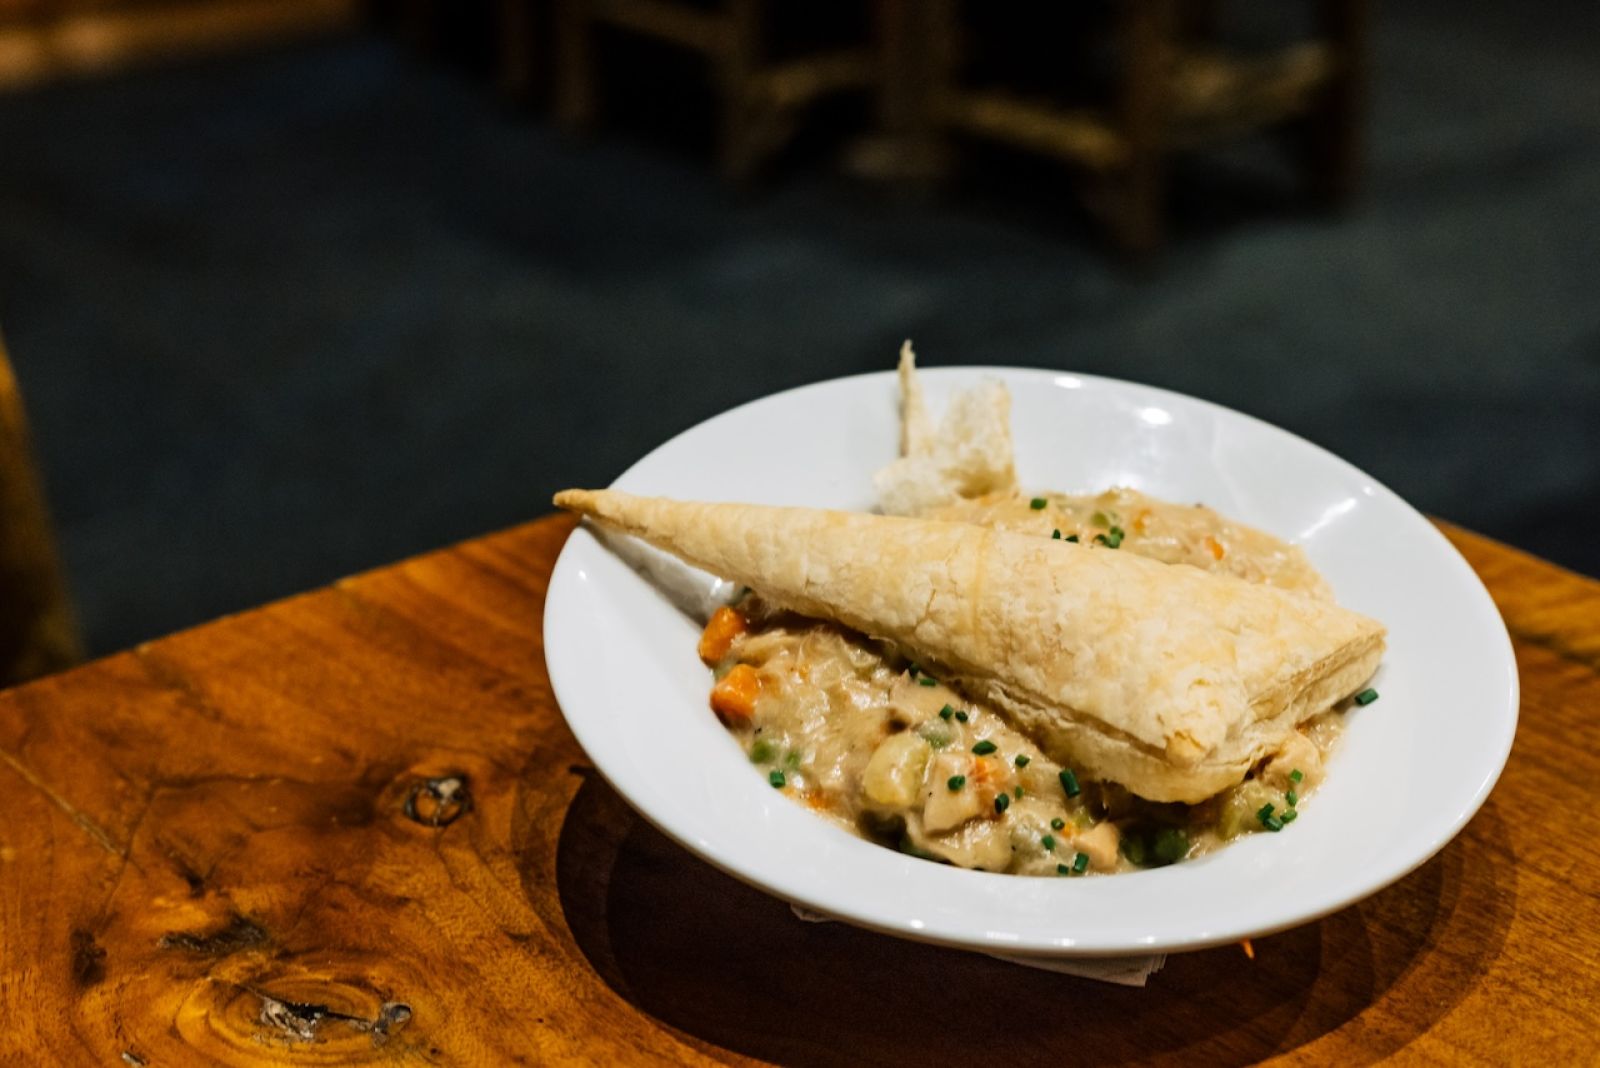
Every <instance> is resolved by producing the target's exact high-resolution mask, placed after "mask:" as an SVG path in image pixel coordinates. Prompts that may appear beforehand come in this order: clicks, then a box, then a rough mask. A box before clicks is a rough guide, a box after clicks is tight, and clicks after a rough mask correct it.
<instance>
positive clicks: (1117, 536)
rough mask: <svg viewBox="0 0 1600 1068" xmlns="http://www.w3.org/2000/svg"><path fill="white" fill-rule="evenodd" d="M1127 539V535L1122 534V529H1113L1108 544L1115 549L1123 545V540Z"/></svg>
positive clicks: (1107, 539)
mask: <svg viewBox="0 0 1600 1068" xmlns="http://www.w3.org/2000/svg"><path fill="white" fill-rule="evenodd" d="M1125 537H1127V535H1126V534H1124V533H1123V532H1122V528H1121V527H1112V528H1111V533H1110V535H1109V536H1108V537H1107V538H1106V544H1107V545H1109V546H1111V548H1113V549H1115V548H1116V547H1117V546H1119V545H1121V544H1122V539H1123V538H1125Z"/></svg>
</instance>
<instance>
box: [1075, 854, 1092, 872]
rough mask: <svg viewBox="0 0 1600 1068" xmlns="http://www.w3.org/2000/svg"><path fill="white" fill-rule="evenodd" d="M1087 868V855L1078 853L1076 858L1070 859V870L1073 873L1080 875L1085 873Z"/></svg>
mask: <svg viewBox="0 0 1600 1068" xmlns="http://www.w3.org/2000/svg"><path fill="white" fill-rule="evenodd" d="M1088 868H1089V854H1087V853H1079V854H1078V855H1077V856H1075V857H1073V858H1072V870H1073V871H1074V872H1076V873H1077V874H1079V875H1082V874H1083V873H1084V872H1085V871H1087V870H1088Z"/></svg>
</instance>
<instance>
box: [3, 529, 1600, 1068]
mask: <svg viewBox="0 0 1600 1068" xmlns="http://www.w3.org/2000/svg"><path fill="white" fill-rule="evenodd" d="M569 529H570V523H569V522H568V521H567V520H564V519H558V518H552V519H545V520H541V521H539V522H537V523H532V524H529V525H527V526H523V527H519V528H516V529H513V530H510V531H507V532H505V533H502V534H497V535H493V536H490V537H485V538H482V539H479V540H476V541H472V542H468V543H466V544H464V545H461V546H458V547H456V548H454V549H448V550H445V551H442V552H438V553H434V554H432V555H430V556H424V557H421V558H419V559H416V560H411V561H408V562H406V563H403V564H399V565H396V566H394V567H389V568H385V569H383V570H380V571H375V572H373V573H371V574H367V575H363V576H360V577H357V578H353V579H349V580H347V581H344V582H341V583H338V584H337V585H334V586H332V587H330V588H328V589H325V590H320V591H317V592H315V593H311V594H307V595H305V596H301V597H296V598H293V599H291V600H288V601H284V602H282V603H280V604H274V605H270V606H268V607H266V608H262V609H259V610H257V611H252V612H247V613H245V614H243V615H239V616H234V617H231V618H228V619H223V620H220V621H218V622H215V623H212V624H209V625H207V626H204V627H200V628H198V629H196V630H192V631H188V632H185V633H182V634H177V635H174V636H173V637H170V638H165V639H162V640H161V641H157V642H152V643H150V644H148V645H145V646H142V647H140V648H138V649H135V650H133V651H131V652H127V653H123V654H120V655H118V656H114V657H110V658H108V659H105V660H101V661H99V662H97V663H93V664H90V665H88V666H86V667H83V668H80V669H78V670H76V671H72V672H69V673H67V674H64V675H58V676H55V677H53V678H49V679H45V680H43V681H40V682H37V683H34V684H32V685H29V686H26V687H23V688H20V689H16V690H12V691H9V692H7V693H4V694H0V796H3V797H4V798H5V799H6V804H7V808H8V809H9V816H8V818H7V819H6V820H4V822H3V823H0V961H3V965H0V967H3V971H0V1063H4V1064H44V1063H67V1064H96V1065H121V1064H128V1065H134V1066H138V1065H150V1066H152V1068H154V1066H167V1065H179V1064H192V1063H197V1062H199V1061H200V1060H201V1059H202V1057H204V1058H211V1059H213V1060H214V1061H216V1062H219V1063H226V1064H262V1063H284V1064H313V1063H315V1064H329V1063H344V1062H346V1061H361V1062H375V1063H416V1064H434V1063H437V1064H456V1065H460V1064H465V1065H490V1064H495V1065H499V1064H549V1063H553V1062H563V1061H570V1062H583V1063H594V1064H622V1063H630V1064H631V1063H636V1062H650V1061H669V1062H685V1061H687V1062H699V1061H720V1062H740V1061H745V1060H748V1059H764V1060H771V1061H777V1062H782V1063H789V1064H841V1065H844V1064H849V1065H859V1064H878V1063H893V1062H917V1063H924V1064H927V1063H952V1064H1023V1063H1032V1062H1039V1063H1049V1064H1052V1065H1060V1064H1070V1063H1076V1062H1091V1061H1092V1062H1094V1063H1096V1064H1118V1063H1124V1062H1128V1061H1143V1062H1154V1063H1169V1064H1216V1063H1238V1062H1245V1061H1251V1060H1255V1059H1258V1058H1270V1057H1274V1056H1277V1057H1280V1058H1282V1060H1283V1061H1284V1062H1285V1063H1294V1064H1320V1063H1326V1064H1341V1065H1343V1064H1350V1063H1371V1062H1372V1061H1374V1060H1378V1059H1381V1058H1385V1057H1389V1056H1395V1057H1397V1058H1398V1059H1401V1060H1404V1061H1421V1062H1434V1063H1449V1064H1458V1063H1485V1064H1505V1063H1513V1062H1524V1063H1540V1064H1578V1063H1594V1061H1593V1057H1594V1045H1593V1037H1592V1034H1591V1033H1590V1032H1591V1031H1592V1028H1593V1025H1594V1024H1595V1022H1596V1020H1597V1013H1600V965H1597V963H1596V959H1597V957H1600V815H1597V811H1600V806H1597V804H1596V802H1597V800H1600V798H1597V796H1596V783H1597V782H1600V583H1595V582H1593V581H1591V580H1588V579H1584V578H1580V577H1579V576H1576V575H1573V574H1570V573H1568V572H1565V571H1562V570H1560V569H1558V568H1555V567H1553V566H1551V565H1549V564H1546V563H1543V562H1541V561H1539V560H1536V559H1533V558H1531V557H1528V556H1525V555H1523V554H1521V553H1519V552H1516V551H1514V550H1512V549H1508V548H1506V547H1504V546H1502V545H1498V544H1495V543H1492V542H1489V541H1486V540H1484V539H1482V538H1479V537H1476V536H1474V535H1471V534H1467V533H1463V532H1461V531H1457V530H1451V531H1449V533H1450V536H1451V537H1452V539H1454V540H1455V542H1456V544H1457V545H1458V546H1459V547H1460V548H1461V550H1462V552H1463V553H1465V554H1466V556H1467V558H1468V559H1469V560H1470V561H1471V562H1472V563H1473V565H1474V566H1475V567H1476V568H1477V569H1478V571H1479V573H1480V574H1481V575H1482V576H1483V577H1484V580H1485V582H1486V583H1487V584H1488V586H1489V588H1490V590H1491V591H1492V592H1493V593H1494V595H1495V598H1496V600H1497V601H1498V602H1499V604H1500V607H1501V611H1502V612H1503V613H1504V614H1505V616H1506V619H1507V620H1508V622H1509V624H1510V627H1511V631H1512V634H1513V635H1514V636H1515V638H1516V644H1517V659H1518V663H1519V664H1520V666H1521V670H1522V680H1523V705H1522V726H1521V730H1520V732H1519V736H1518V739H1517V744H1516V748H1515V750H1514V751H1513V753H1512V756H1511V762H1510V764H1509V766H1508V767H1507V768H1506V771H1505V775H1504V778H1503V779H1502V780H1501V782H1500V785H1499V787H1498V788H1497V789H1496V791H1495V793H1494V795H1493V796H1492V797H1491V798H1490V799H1489V802H1488V804H1487V805H1485V806H1484V808H1483V810H1482V812H1480V813H1479V814H1478V816H1477V818H1476V819H1474V820H1473V821H1472V823H1471V825H1470V826H1469V827H1468V828H1467V830H1466V832H1465V833H1463V834H1462V835H1461V836H1460V837H1459V838H1457V839H1456V840H1455V841H1454V842H1453V843H1452V844H1451V845H1450V846H1449V847H1448V848H1446V849H1445V850H1444V851H1443V852H1442V853H1441V854H1440V855H1439V856H1438V857H1436V858H1434V859H1433V860H1432V861H1431V862H1429V863H1428V864H1427V865H1425V866H1424V867H1423V868H1421V869H1420V870H1418V871H1417V872H1416V873H1414V874H1413V875H1411V876H1410V877H1408V878H1406V879H1404V880H1402V881H1401V882H1400V883H1398V884H1397V885H1395V886H1393V887H1391V888H1389V889H1387V890H1385V891H1383V892H1381V893H1379V894H1377V895H1376V896H1374V897H1372V898H1371V899H1369V900H1367V901H1365V902H1363V903H1361V904H1360V905H1357V906H1355V907H1353V908H1350V909H1347V910H1345V911H1343V912H1341V913H1338V914H1337V915H1334V916H1331V917H1329V918H1328V919H1326V920H1323V921H1321V922H1320V923H1315V924H1311V925H1309V926H1306V927H1302V928H1300V929H1298V930H1294V931H1290V932H1287V933H1285V934H1281V935H1277V936H1274V937H1272V938H1266V939H1262V940H1260V941H1258V942H1257V943H1256V946H1255V952H1256V957H1255V960H1254V961H1251V960H1248V959H1246V958H1245V956H1244V955H1243V953H1241V952H1240V950H1239V949H1237V948H1234V947H1229V948H1224V949H1217V950H1211V951H1207V952H1203V953H1195V954H1191V955H1187V956H1181V957H1175V958H1173V959H1172V960H1170V961H1169V962H1168V964H1167V967H1166V969H1165V971H1163V972H1161V973H1160V974H1159V975H1157V976H1156V977H1155V978H1154V979H1153V980H1152V981H1151V984H1150V986H1149V987H1148V988H1146V989H1144V990H1129V989H1123V988H1118V987H1110V986H1103V985H1098V984H1095V983H1091V982H1088V981H1085V980H1081V979H1075V978H1071V977H1067V976H1059V975H1052V974H1048V973H1042V972H1034V971H1030V970H1025V969H1022V968H1018V967H1015V966H1012V965H1007V964H1001V963H998V962H995V961H991V960H989V959H987V958H983V957H979V956H975V955H971V954H966V953H961V952H956V951H952V950H943V949H935V948H930V947H926V946H920V945H913V944H911V943H906V942H900V941H896V940H894V939H890V938H884V937H878V936H875V935H870V934H866V933H863V932H860V931H856V930H853V929H850V928H847V927H844V926H841V925H829V926H824V927H817V926H813V925H808V924H802V923H799V922H797V921H795V920H794V919H793V917H792V916H791V915H790V914H789V911H788V909H787V908H786V907H785V906H784V905H783V904H781V903H780V902H778V901H775V900H772V899H770V898H767V897H765V896H763V895H762V894H760V893H757V892H756V891H754V890H751V889H748V888H746V887H745V886H743V885H742V884H740V883H738V882H735V881H734V880H733V879H730V878H729V877H727V876H725V875H722V874H720V873H718V872H716V871H714V870H712V869H711V868H709V867H707V866H706V865H705V864H702V863H700V862H699V861H697V860H694V859H693V858H691V857H690V856H689V855H688V854H686V853H684V852H683V851H682V850H680V849H678V848H677V847H675V846H673V845H672V844H670V843H669V842H667V841H666V840H665V839H664V838H663V837H662V836H661V835H660V834H659V833H658V832H656V831H654V830H653V829H651V828H650V827H648V826H647V825H645V824H644V823H643V822H642V821H641V820H640V819H639V818H638V817H636V816H634V815H633V814H632V813H631V811H630V810H629V809H628V808H627V807H626V806H625V805H624V804H623V803H622V802H621V801H620V800H619V799H618V797H617V796H616V794H614V793H613V792H612V791H611V790H610V788H609V787H607V786H606V784H605V783H604V782H602V781H601V780H600V779H599V778H598V777H597V776H596V775H595V774H594V772H593V771H592V770H591V769H590V767H589V765H588V764H587V762H586V761H585V758H584V755H583V753H582V752H581V751H580V750H579V749H578V747H577V745H576V744H575V743H574V742H573V739H572V736H571V735H570V734H569V733H568V732H567V729H566V727H565V725H564V724H563V722H562V720H561V718H560V716H559V714H558V713H557V711H556V708H555V706H554V704H553V703H552V700H551V696H550V688H549V683H548V681H547V680H546V678H545V673H544V667H543V655H542V651H541V647H540V628H541V608H542V601H543V594H544V590H545V583H546V580H547V578H548V576H549V573H550V566H551V563H552V561H553V560H554V559H555V556H556V553H557V551H558V550H559V548H560V546H561V543H562V541H563V540H564V539H565V538H566V536H567V533H568V531H569ZM1417 774H1419V775H1426V774H1428V767H1427V765H1426V764H1425V763H1423V764H1419V766H1418V768H1417ZM1397 817H1398V818H1404V814H1397ZM1259 892H1260V893H1261V894H1262V895H1264V896H1265V895H1269V894H1271V892H1272V888H1271V887H1268V886H1263V887H1261V888H1260V891H1259Z"/></svg>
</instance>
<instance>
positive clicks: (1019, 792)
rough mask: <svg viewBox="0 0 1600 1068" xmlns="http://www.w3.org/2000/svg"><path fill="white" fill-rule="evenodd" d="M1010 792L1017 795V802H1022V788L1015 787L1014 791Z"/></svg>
mask: <svg viewBox="0 0 1600 1068" xmlns="http://www.w3.org/2000/svg"><path fill="white" fill-rule="evenodd" d="M1011 792H1012V793H1014V794H1016V795H1017V800H1018V801H1021V800H1022V787H1020V786H1019V787H1017V788H1016V789H1015V790H1013V791H1011Z"/></svg>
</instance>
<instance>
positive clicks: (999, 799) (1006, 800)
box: [994, 794, 1011, 812]
mask: <svg viewBox="0 0 1600 1068" xmlns="http://www.w3.org/2000/svg"><path fill="white" fill-rule="evenodd" d="M1010 807H1011V795H1010V794H995V795H994V810H995V811H996V812H1004V811H1005V810H1006V809H1008V808H1010Z"/></svg>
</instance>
